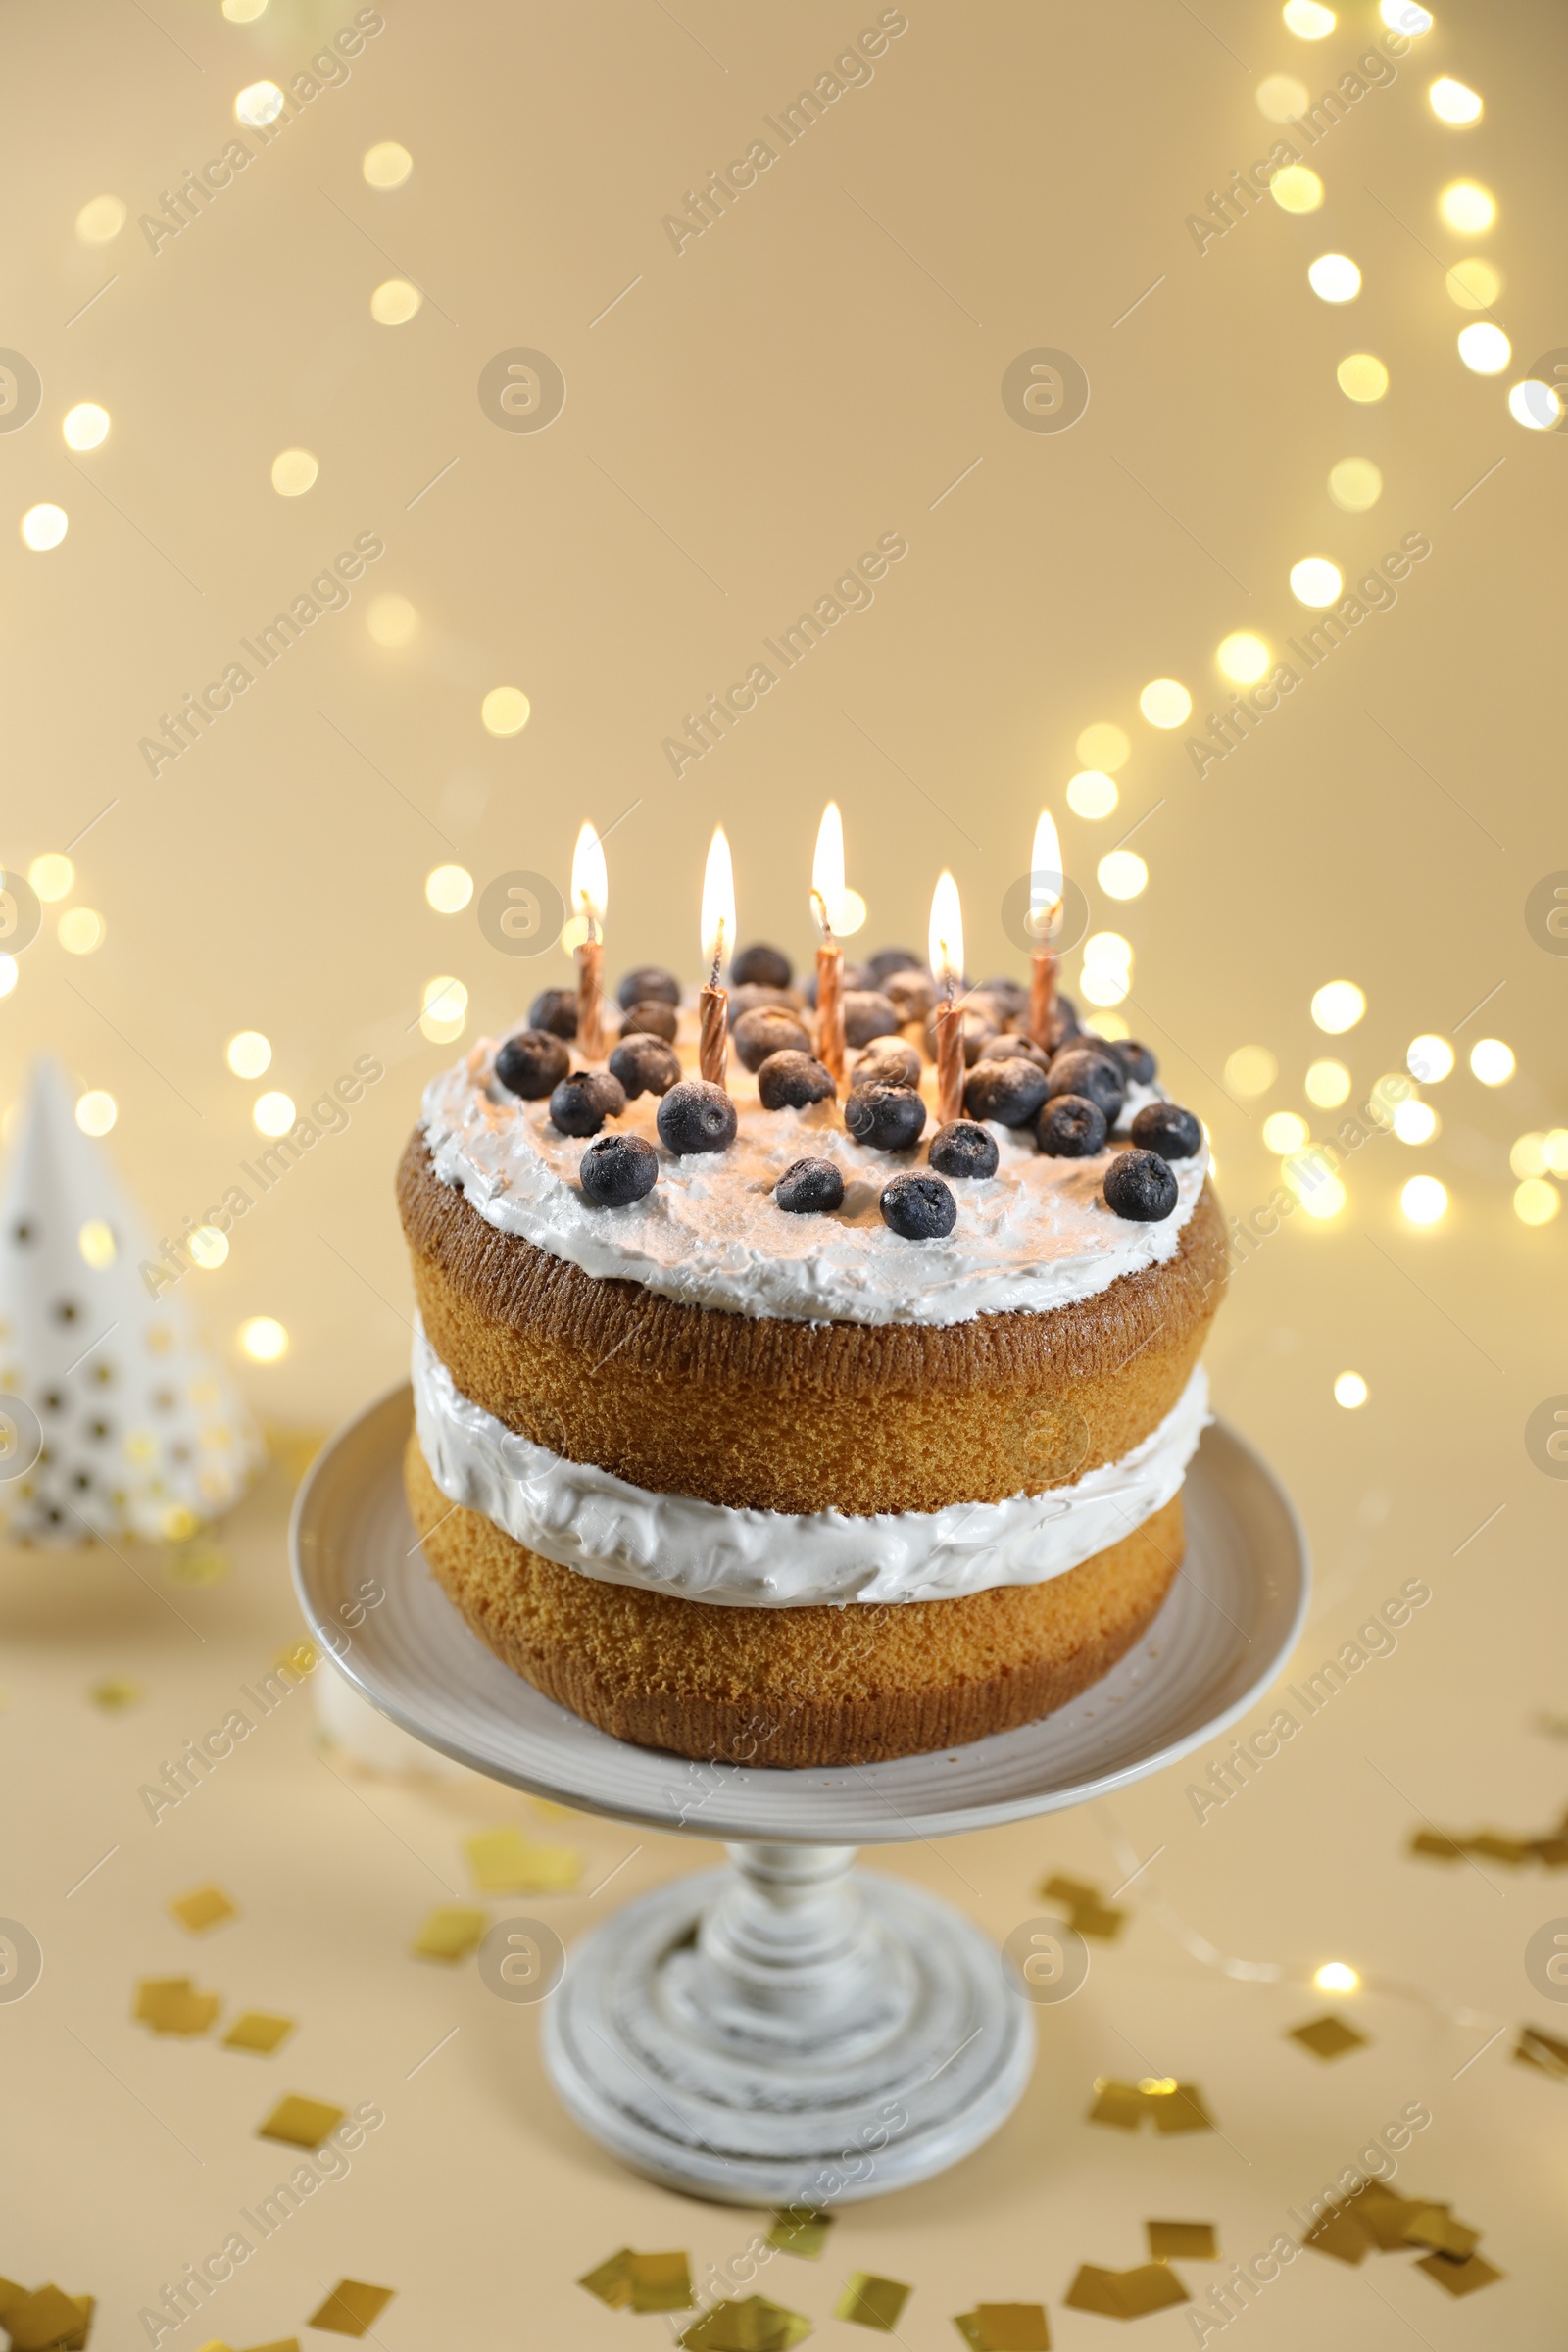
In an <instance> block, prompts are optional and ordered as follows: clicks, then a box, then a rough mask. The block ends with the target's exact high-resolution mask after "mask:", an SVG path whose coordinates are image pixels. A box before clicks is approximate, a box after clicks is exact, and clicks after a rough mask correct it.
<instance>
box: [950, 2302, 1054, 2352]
mask: <svg viewBox="0 0 1568 2352" xmlns="http://www.w3.org/2000/svg"><path fill="white" fill-rule="evenodd" d="M953 2325H954V2326H955V2327H956V2329H957V2330H958V2333H959V2334H960V2335H961V2336H962V2338H963V2340H964V2342H965V2343H966V2344H967V2345H968V2346H969V2347H970V2352H1051V2329H1050V2327H1048V2326H1047V2325H1046V2307H1045V2305H1044V2304H1043V2303H977V2304H976V2305H975V2307H974V2309H973V2311H965V2312H962V2313H960V2315H959V2316H958V2317H957V2318H956V2320H955V2321H954V2323H953Z"/></svg>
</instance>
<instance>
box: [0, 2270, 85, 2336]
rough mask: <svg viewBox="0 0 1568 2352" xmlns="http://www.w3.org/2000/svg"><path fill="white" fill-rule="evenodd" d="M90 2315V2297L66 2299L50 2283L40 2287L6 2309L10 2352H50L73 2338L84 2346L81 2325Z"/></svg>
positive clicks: (66, 2297)
mask: <svg viewBox="0 0 1568 2352" xmlns="http://www.w3.org/2000/svg"><path fill="white" fill-rule="evenodd" d="M91 2315H92V2297H91V2296H90V2295H82V2296H76V2295H68V2294H66V2293H65V2292H64V2290H63V2289H62V2288H60V2287H58V2286H56V2285H54V2284H53V2282H51V2283H50V2284H49V2285H47V2286H40V2287H39V2288H37V2290H36V2291H35V2292H34V2293H32V2294H30V2295H24V2296H23V2297H22V2300H21V2301H20V2302H19V2303H12V2304H10V2305H8V2307H7V2310H6V2318H5V2326H6V2333H7V2334H8V2335H9V2336H10V2338H11V2352H53V2348H54V2347H55V2346H57V2345H60V2346H63V2345H64V2344H65V2343H66V2342H67V2340H68V2339H69V2338H72V2337H80V2338H81V2339H82V2341H83V2342H85V2340H86V2330H85V2327H84V2325H83V2323H84V2322H85V2321H87V2320H89V2319H90V2318H91Z"/></svg>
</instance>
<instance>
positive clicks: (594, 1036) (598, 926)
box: [571, 825, 610, 1061]
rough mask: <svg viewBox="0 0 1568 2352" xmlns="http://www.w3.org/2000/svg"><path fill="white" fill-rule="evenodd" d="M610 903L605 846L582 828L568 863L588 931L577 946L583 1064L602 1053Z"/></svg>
mask: <svg viewBox="0 0 1568 2352" xmlns="http://www.w3.org/2000/svg"><path fill="white" fill-rule="evenodd" d="M609 902H610V877H609V874H608V871H607V869H606V866H605V850H604V844H603V843H602V842H601V840H600V838H599V836H598V834H597V833H596V832H595V831H594V828H593V826H592V825H584V826H583V829H582V831H581V832H580V833H579V834H578V836H577V847H576V850H575V852H574V853H573V856H572V860H571V903H572V906H573V907H574V908H575V910H576V912H577V914H578V915H579V916H580V918H581V919H582V921H583V922H584V923H585V924H586V925H587V927H588V935H587V937H586V938H585V939H583V940H581V941H579V942H578V946H577V1053H578V1057H579V1058H580V1059H581V1060H583V1061H597V1060H598V1059H599V1057H600V1055H601V1054H603V1052H604V1050H605V1025H604V996H603V975H604V965H605V943H604V920H605V909H606V907H608V905H609Z"/></svg>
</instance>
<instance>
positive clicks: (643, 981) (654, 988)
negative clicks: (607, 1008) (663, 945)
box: [615, 963, 680, 1012]
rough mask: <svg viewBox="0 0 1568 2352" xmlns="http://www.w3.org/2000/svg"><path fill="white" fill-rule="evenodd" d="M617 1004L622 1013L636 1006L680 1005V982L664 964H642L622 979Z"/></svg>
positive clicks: (617, 992)
mask: <svg viewBox="0 0 1568 2352" xmlns="http://www.w3.org/2000/svg"><path fill="white" fill-rule="evenodd" d="M615 1002H616V1003H617V1004H618V1005H619V1006H620V1008H621V1010H622V1012H629V1011H630V1010H631V1007H632V1006H633V1005H678V1004H679V1003H680V982H679V981H678V980H677V979H676V977H675V975H674V973H673V972H666V971H665V969H664V967H663V965H662V963H640V964H638V966H637V968H636V970H635V971H631V972H627V973H626V974H625V975H624V977H623V978H622V980H621V983H620V986H619V987H618V988H617V989H616V991H615Z"/></svg>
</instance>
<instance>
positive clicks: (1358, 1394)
mask: <svg viewBox="0 0 1568 2352" xmlns="http://www.w3.org/2000/svg"><path fill="white" fill-rule="evenodd" d="M1370 1394H1371V1392H1370V1391H1369V1389H1368V1388H1367V1385H1366V1382H1365V1381H1364V1380H1363V1379H1362V1378H1361V1375H1360V1373H1359V1372H1342V1373H1341V1374H1340V1376H1339V1378H1338V1379H1337V1380H1336V1381H1335V1383H1334V1401H1335V1403H1336V1404H1343V1405H1344V1407H1345V1409H1346V1411H1347V1412H1348V1413H1354V1412H1358V1411H1359V1410H1360V1408H1361V1406H1362V1405H1363V1404H1365V1402H1366V1400H1367V1397H1368V1396H1369V1395H1370ZM1339 1965H1340V1964H1339V1963H1338V1962H1337V1961H1333V1960H1329V1961H1326V1962H1325V1963H1324V1965H1323V1967H1322V1968H1320V1969H1319V1970H1318V1972H1317V1974H1316V1976H1315V1977H1314V1978H1313V1979H1312V1982H1313V1984H1314V1985H1316V1986H1317V1988H1318V1990H1319V1992H1353V1991H1354V1990H1355V1988H1356V1985H1358V1984H1359V1983H1360V1979H1359V1978H1358V1977H1357V1975H1356V1973H1355V1971H1354V1969H1353V1968H1348V1969H1346V1971H1345V1974H1346V1976H1347V1977H1348V1979H1349V1983H1348V1985H1347V1984H1343V1983H1341V1982H1339V1981H1338V1980H1335V1981H1334V1982H1332V1983H1331V1982H1330V1971H1331V1970H1333V1969H1335V1968H1336V1967H1338V1966H1339Z"/></svg>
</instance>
